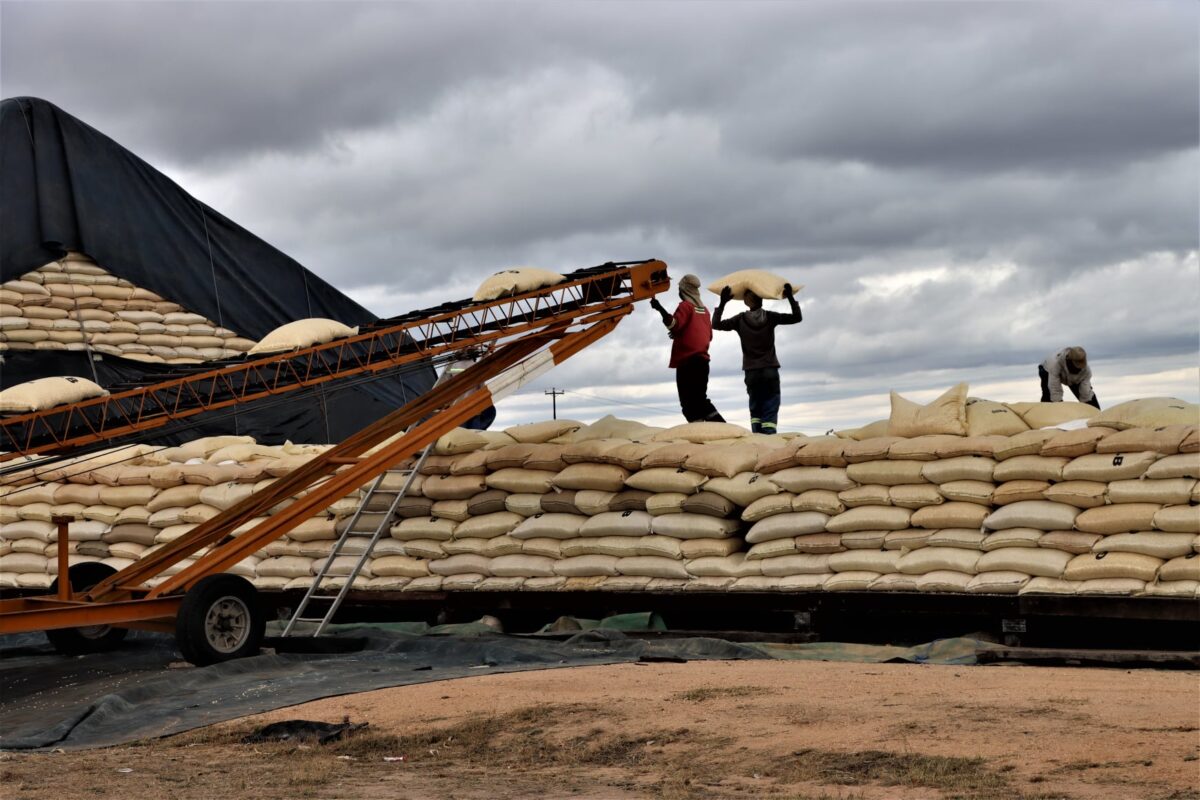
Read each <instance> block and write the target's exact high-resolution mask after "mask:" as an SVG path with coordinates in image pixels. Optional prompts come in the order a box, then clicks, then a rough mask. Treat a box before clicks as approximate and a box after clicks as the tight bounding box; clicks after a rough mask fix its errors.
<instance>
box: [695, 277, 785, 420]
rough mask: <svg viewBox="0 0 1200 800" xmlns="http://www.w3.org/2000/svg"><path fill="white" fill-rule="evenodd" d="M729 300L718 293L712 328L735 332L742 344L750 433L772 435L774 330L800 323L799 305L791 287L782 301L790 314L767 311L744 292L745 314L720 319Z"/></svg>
mask: <svg viewBox="0 0 1200 800" xmlns="http://www.w3.org/2000/svg"><path fill="white" fill-rule="evenodd" d="M732 298H733V290H732V289H730V288H729V287H728V286H726V287H725V288H723V289H722V290H721V304H720V305H718V306H717V313H716V314H715V315H713V327H714V328H716V329H717V330H719V331H737V333H738V336H739V337H741V340H742V369H743V370H745V372H746V393H747V394H748V395H749V396H750V430H752V431H754V432H755V433H775V432H776V423H777V422H778V417H779V358H778V356H776V355H775V328H776V326H778V325H794V324H796V323H797V322H799V321H800V320H801V319H802V316H801V314H800V304H799V303H798V302H796V293H795V291H794V290H793V288H792V285H791V284H790V283H789V284H785V285H784V287H783V299H785V300H787V301H788V303H790V304H791V306H792V311H791V313H790V314H780V313H779V312H778V311H767V310H766V309H765V308H763V307H762V298H760V297H759V296H758V295H756V294H755V293H754V292H752V291H750V290H749V289H747V290H746V291H745V292H744V293H743V295H742V302H743V303H745V304H746V306H747V308H749V311H743V312H742V313H741V314H736V315H734V316H733V317H730V318H729V319H723V318H722V315H723V314H724V313H725V304H726V303H728V302H729V301H730V300H731V299H732Z"/></svg>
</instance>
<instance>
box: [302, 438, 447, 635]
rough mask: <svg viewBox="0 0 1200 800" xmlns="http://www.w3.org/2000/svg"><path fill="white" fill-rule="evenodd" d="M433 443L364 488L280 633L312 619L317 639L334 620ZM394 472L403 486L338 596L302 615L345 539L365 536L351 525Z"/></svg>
mask: <svg viewBox="0 0 1200 800" xmlns="http://www.w3.org/2000/svg"><path fill="white" fill-rule="evenodd" d="M433 445H434V443H432V442H431V443H430V444H428V445H426V446H425V449H424V450H422V451H421V454H420V455H419V456H418V457H417V460H416V462H414V463H413V465H412V468H411V469H407V470H388V471H387V472H382V473H380V475H379V477H377V478H376V479H375V481H374V482H373V483H372V484H371V488H370V489H368V490H367V493H366V494H365V495H364V496H363V499H362V502H361V503H359V505H358V508H357V509H355V511H354V515H353V516H351V517H350V521H349V522H348V523H347V524H346V527H345V528H344V529H343V530H342V533H341V536H339V537H338V540H337V543H336V544H334V546H333V550H331V551H330V553H329V557H328V558H326V559H325V563H324V564H323V565H322V566H321V571H320V572H319V573H318V574H317V577H316V578H314V579H313V582H312V585H311V586H309V587H308V591H307V592H305V593H304V599H303V600H301V601H300V605H298V606H296V610H295V611H294V612H293V613H292V618H291V619H290V620H288V624H287V626H286V627H284V629H283V636H285V637H286V636H292V635H293V634H292V631H293V629H294V628H295V627H296V623H297V622H315V623H317V627H316V630H314V631H313V634H312V636H313V638H316V637H318V636H320V635H321V633H322V631H324V630H325V628H326V626H328V625H329V623H330V622H331V621H332V620H333V616H334V614H336V613H337V611H338V609H339V608H341V605H342V601H344V600H345V599H346V595H347V594H349V593H350V589H351V587H352V586H353V585H354V581H355V579H356V578H358V574H359V573H360V572H362V568H363V566H365V565H366V563H367V559H369V558H370V557H371V551H373V550H374V549H375V545H376V543H377V542H378V541H379V539H380V537H381V536H383V532H384V531H386V530H388V529H389V527H390V526H391V522H392V517H393V516H395V514H396V509H397V508H399V506H400V501H401V500H403V499H404V496H405V495H406V494H407V493H408V490H409V489H410V488H412V484H413V481H414V480H416V476H417V474H418V473H419V472H420V470H421V467H422V466H423V465H424V464H425V459H426V457H427V456H428V455H429V453H430V452H431V451H432V450H433ZM395 474H402V475H406V476H407V477H406V478H405V481H404V485H403V486H401V487H400V491H398V492H396V497H395V498H394V499H393V500H392V502H391V505H389V506H388V510H387V513H385V514H384V515H383V517H382V518H381V519H380V522H379V525H378V526H377V527H376V528H375V532H374V533H372V534H371V539H370V541H368V542H367V546H366V548H365V549H364V550H363V552H362V555H360V556H359V557H358V561H357V562H356V563H355V565H354V569H352V570H351V571H350V574H349V575H348V576H347V577H346V584H345V585H344V586H342V588H341V589H340V590H339V591H338V593H337V597H335V598H333V602H332V603H331V604H330V606H329V610H327V611H326V612H325V615H324V616H322V617H305V616H304V612H305V611H306V610H307V609H308V604H309V602H311V601H312V599H313V595H315V594H316V593H317V591H318V590H319V589H320V587H321V582H322V581H323V580H325V577H326V576H327V575H328V574H329V568H330V567H331V566H332V565H333V560H334V559H335V558H337V557H338V554H339V553H341V551H342V547H344V546H345V544H346V542H348V541H349V540H350V539H352V538H362V537H363V536H365V535H366V534H365V533H363V532H356V531H355V530H354V527H355V525H357V524H358V520H359V517H361V516H362V515H363V511H364V510H366V508H367V506H369V505H370V504H371V498H373V497H374V496H375V495H376V494H377V493H379V492H380V491H383V492H384V493H389V492H390V491H391V490H390V489H384V490H381V489H380V488H379V487H380V486H382V485H383V481H384V478H385V477H386V476H388V475H395ZM319 599H321V600H324V599H326V598H324V597H321V598H319ZM295 635H299V634H295Z"/></svg>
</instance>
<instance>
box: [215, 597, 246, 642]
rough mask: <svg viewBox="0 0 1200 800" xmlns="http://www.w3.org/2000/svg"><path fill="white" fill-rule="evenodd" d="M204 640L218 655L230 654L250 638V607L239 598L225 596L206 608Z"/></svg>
mask: <svg viewBox="0 0 1200 800" xmlns="http://www.w3.org/2000/svg"><path fill="white" fill-rule="evenodd" d="M204 638H205V639H206V640H208V644H209V646H211V647H212V648H213V649H214V650H216V651H217V652H219V653H232V652H234V651H236V650H237V649H238V648H239V647H241V646H242V645H244V644H245V643H246V640H247V639H249V638H250V607H249V606H248V605H246V602H245V601H244V600H242V599H241V598H239V597H233V596H226V597H222V598H220V599H218V600H217V601H216V602H214V603H213V604H212V605H211V606H209V607H208V613H207V614H205V615H204Z"/></svg>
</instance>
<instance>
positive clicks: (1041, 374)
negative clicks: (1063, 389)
mask: <svg viewBox="0 0 1200 800" xmlns="http://www.w3.org/2000/svg"><path fill="white" fill-rule="evenodd" d="M1038 378H1039V379H1041V381H1042V402H1043V403H1049V402H1050V373H1049V372H1046V368H1045V367H1043V366H1042V365H1041V364H1038ZM1067 388H1069V389H1070V390H1071V394H1073V395H1075V399H1076V400H1079V389H1077V388H1076V387H1074V386H1072V385H1071V384H1069V383H1068V384H1067ZM1080 402H1081V403H1087V404H1088V405H1092V406H1095V407H1096V408H1099V407H1100V398H1098V397H1096V393H1095V392H1092V399H1091V400H1080Z"/></svg>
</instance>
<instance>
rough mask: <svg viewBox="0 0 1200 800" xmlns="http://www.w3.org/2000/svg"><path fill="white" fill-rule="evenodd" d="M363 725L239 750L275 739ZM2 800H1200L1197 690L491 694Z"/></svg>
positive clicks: (211, 747) (803, 666) (702, 674)
mask: <svg viewBox="0 0 1200 800" xmlns="http://www.w3.org/2000/svg"><path fill="white" fill-rule="evenodd" d="M347 715H348V716H349V718H350V720H351V721H353V722H367V723H369V727H368V728H367V729H366V730H364V731H361V732H359V733H357V734H355V735H353V736H350V737H348V738H346V739H344V740H343V741H340V742H337V743H333V744H328V745H317V744H299V745H298V744H295V743H269V744H243V743H241V739H242V738H243V737H244V736H246V735H247V734H248V733H249V732H251V731H253V730H255V729H256V728H258V727H260V726H261V725H263V724H264V723H267V722H274V721H279V720H287V719H298V718H299V719H310V720H323V721H330V722H338V721H341V720H342V718H343V717H345V716H347ZM0 759H2V760H0V795H2V796H3V797H5V798H55V800H57V799H58V798H61V797H80V798H122V799H124V798H128V797H148V798H179V799H180V800H208V799H209V798H233V797H253V798H299V797H310V798H322V799H324V798H330V799H333V798H345V799H346V800H363V799H364V798H370V800H382V799H383V798H406V799H407V798H412V799H413V800H417V799H418V798H421V799H422V800H423V799H425V798H429V800H434V799H437V798H464V799H472V798H479V799H480V800H482V798H497V800H504V799H507V798H524V797H545V798H557V797H577V798H588V799H589V800H599V798H622V799H627V798H702V797H737V798H750V797H768V798H838V799H839V800H852V799H854V798H869V799H872V800H875V799H882V798H889V799H890V798H897V799H898V800H902V799H911V798H964V799H969V800H1000V799H1001V798H1005V799H1007V798H1020V799H1021V800H1035V798H1036V799H1041V800H1048V798H1077V799H1078V800H1085V799H1087V800H1091V799H1092V798H1095V799H1096V800H1100V799H1102V798H1103V799H1104V800H1107V799H1108V798H1112V800H1129V799H1130V798H1147V800H1168V798H1169V799H1170V800H1187V799H1188V798H1192V799H1193V800H1200V674H1197V673H1195V672H1170V671H1151V670H1136V671H1125V670H1102V669H1082V668H1071V669H1068V668H1062V669H1054V668H1041V667H1021V666H1010V667H946V666H927V665H925V666H922V665H909V664H851V663H820V662H779V661H769V662H768V661H758V662H754V661H751V662H745V661H742V662H694V663H689V664H626V665H619V666H608V667H579V668H574V669H560V670H547V671H539V672H527V673H520V674H513V675H492V676H480V677H478V678H466V679H462V680H456V681H447V682H441V683H429V684H424V685H418V686H408V687H401V688H396V689H385V690H381V691H376V692H369V693H365V694H357V695H348V696H345V697H337V698H331V699H327V700H319V701H316V702H313V703H307V704H305V705H301V706H295V707H292V708H286V709H281V710H279V711H275V712H271V713H269V714H262V715H259V716H255V717H249V718H245V719H242V720H238V721H235V722H230V723H226V724H223V725H218V726H213V727H211V728H207V729H203V730H199V731H193V732H191V733H187V734H183V735H180V736H175V737H171V738H169V739H163V740H157V741H152V742H144V743H138V744H134V745H130V746H126V747H117V748H110V749H105V750H95V751H87V752H78V753H54V754H6V755H4V756H2V757H0Z"/></svg>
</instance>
